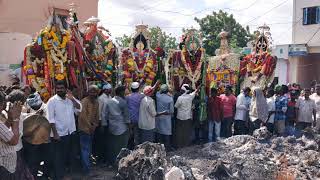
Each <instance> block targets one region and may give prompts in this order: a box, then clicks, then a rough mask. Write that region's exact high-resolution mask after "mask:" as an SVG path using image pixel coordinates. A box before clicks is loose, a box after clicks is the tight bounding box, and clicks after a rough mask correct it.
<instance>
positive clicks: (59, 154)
mask: <svg viewBox="0 0 320 180" xmlns="http://www.w3.org/2000/svg"><path fill="white" fill-rule="evenodd" d="M47 108H48V110H47V111H48V116H47V117H48V120H49V123H50V124H51V129H52V134H51V141H52V142H51V145H52V148H51V149H52V153H53V154H52V159H53V160H52V163H53V179H63V176H64V174H65V168H66V161H67V159H68V158H70V157H68V152H69V151H70V149H71V147H70V146H71V135H72V133H73V132H75V131H76V122H75V117H74V114H75V113H79V112H81V109H82V106H81V103H80V102H79V101H78V100H77V99H76V98H74V96H73V95H72V93H71V92H70V91H67V88H66V85H65V82H64V81H57V82H56V95H54V96H53V97H51V98H50V99H49V101H48V103H47Z"/></svg>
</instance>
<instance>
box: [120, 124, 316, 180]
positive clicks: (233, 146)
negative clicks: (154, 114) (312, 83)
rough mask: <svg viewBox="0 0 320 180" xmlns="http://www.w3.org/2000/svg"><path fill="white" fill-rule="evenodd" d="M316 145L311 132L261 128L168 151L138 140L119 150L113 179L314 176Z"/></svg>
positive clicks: (231, 179) (225, 179) (239, 179)
mask: <svg viewBox="0 0 320 180" xmlns="http://www.w3.org/2000/svg"><path fill="white" fill-rule="evenodd" d="M319 146H320V135H319V134H315V133H313V132H311V131H310V132H304V133H302V134H301V135H300V137H294V136H288V137H271V134H270V133H268V131H266V129H265V128H261V129H259V130H256V131H255V132H254V135H253V136H249V135H240V136H233V137H230V138H227V139H224V140H221V141H218V142H213V143H207V144H204V145H197V146H191V147H187V148H183V149H179V150H178V151H175V152H170V153H169V154H168V155H166V153H165V149H164V147H163V145H160V144H155V143H144V144H142V145H140V146H138V147H137V148H136V149H135V150H134V151H132V152H130V151H127V150H126V151H125V152H126V153H123V154H125V156H124V157H123V158H121V160H120V161H119V168H118V175H117V178H118V179H130V180H131V179H132V180H136V179H139V180H140V179H142V180H144V179H146V180H147V179H148V180H158V179H159V180H160V179H161V180H162V179H167V180H171V179H177V176H180V177H179V178H178V179H181V180H183V179H185V180H218V179H219V180H242V179H246V180H256V179H259V180H264V179H265V180H270V179H279V180H280V179H290V178H291V179H312V180H313V179H320V153H319V150H320V149H319ZM120 154H121V153H120ZM172 168H173V169H172ZM182 172H183V175H182V174H181V173H182ZM166 173H167V175H166Z"/></svg>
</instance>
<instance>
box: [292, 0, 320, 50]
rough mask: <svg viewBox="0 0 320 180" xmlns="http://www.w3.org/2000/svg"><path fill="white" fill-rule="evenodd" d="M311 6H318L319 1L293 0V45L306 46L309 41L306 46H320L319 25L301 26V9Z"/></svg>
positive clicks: (319, 4)
mask: <svg viewBox="0 0 320 180" xmlns="http://www.w3.org/2000/svg"><path fill="white" fill-rule="evenodd" d="M313 6H320V0H293V23H292V43H293V44H307V43H308V41H309V40H310V39H311V40H310V42H309V43H308V46H320V31H319V28H320V24H311V25H303V8H305V7H313ZM317 31H319V32H317ZM316 32H317V33H316ZM315 33H316V35H315V36H314V37H313V38H312V36H313V35H314V34H315Z"/></svg>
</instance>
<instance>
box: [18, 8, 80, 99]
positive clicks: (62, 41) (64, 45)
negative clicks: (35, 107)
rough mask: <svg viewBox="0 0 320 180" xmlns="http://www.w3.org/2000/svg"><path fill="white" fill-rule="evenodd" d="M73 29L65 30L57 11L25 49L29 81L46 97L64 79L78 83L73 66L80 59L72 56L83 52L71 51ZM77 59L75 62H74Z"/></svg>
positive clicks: (71, 83)
mask: <svg viewBox="0 0 320 180" xmlns="http://www.w3.org/2000/svg"><path fill="white" fill-rule="evenodd" d="M71 44H73V43H72V32H71V31H70V30H68V29H65V27H63V25H62V21H61V19H60V18H59V17H58V16H56V15H55V14H54V13H53V15H52V16H51V17H50V18H49V23H48V25H47V26H46V27H45V28H43V29H42V30H41V31H40V33H39V35H38V36H37V37H36V38H35V39H34V40H33V42H32V43H31V44H29V45H27V47H26V48H25V58H24V65H25V66H24V70H25V75H26V77H27V78H26V79H27V84H29V85H31V86H33V87H34V88H35V89H36V90H37V91H38V92H39V93H40V94H41V97H42V98H43V100H44V101H46V100H48V98H50V96H51V95H52V93H54V92H53V89H54V83H55V82H56V81H58V80H65V81H66V82H67V83H68V86H72V85H75V84H76V83H77V82H76V81H77V79H76V75H75V73H76V72H77V71H74V67H75V66H77V64H78V61H77V60H75V59H73V57H72V56H74V55H75V54H77V55H76V56H77V57H79V56H81V54H79V53H78V52H76V50H74V51H72V49H71V46H72V45H71ZM72 61H75V62H72Z"/></svg>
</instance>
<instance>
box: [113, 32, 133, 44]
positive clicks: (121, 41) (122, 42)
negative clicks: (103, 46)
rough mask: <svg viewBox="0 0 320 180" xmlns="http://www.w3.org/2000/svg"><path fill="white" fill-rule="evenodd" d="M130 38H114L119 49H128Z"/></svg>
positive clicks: (125, 36) (124, 36)
mask: <svg viewBox="0 0 320 180" xmlns="http://www.w3.org/2000/svg"><path fill="white" fill-rule="evenodd" d="M130 41H131V38H130V37H129V36H127V35H125V34H124V35H123V36H122V37H116V42H117V43H118V44H119V46H120V47H129V44H130Z"/></svg>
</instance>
